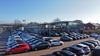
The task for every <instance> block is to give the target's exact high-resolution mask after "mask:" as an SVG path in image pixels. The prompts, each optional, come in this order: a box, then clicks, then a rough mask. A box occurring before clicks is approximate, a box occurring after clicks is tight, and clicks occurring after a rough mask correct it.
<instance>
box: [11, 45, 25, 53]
mask: <svg viewBox="0 0 100 56" xmlns="http://www.w3.org/2000/svg"><path fill="white" fill-rule="evenodd" d="M13 51H14V53H19V52H23V51H24V48H23V47H22V46H17V47H15V48H14V49H13Z"/></svg>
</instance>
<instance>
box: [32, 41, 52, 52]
mask: <svg viewBox="0 0 100 56" xmlns="http://www.w3.org/2000/svg"><path fill="white" fill-rule="evenodd" d="M50 46H51V45H50V44H49V43H47V42H38V43H35V44H33V45H31V48H32V50H35V51H36V50H40V49H46V48H50Z"/></svg>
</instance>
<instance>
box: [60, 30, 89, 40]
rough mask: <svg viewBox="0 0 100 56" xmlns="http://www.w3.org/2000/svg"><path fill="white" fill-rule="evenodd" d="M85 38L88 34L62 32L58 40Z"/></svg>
mask: <svg viewBox="0 0 100 56" xmlns="http://www.w3.org/2000/svg"><path fill="white" fill-rule="evenodd" d="M85 38H89V35H87V34H80V33H75V32H72V33H70V34H68V33H63V34H62V35H61V38H60V40H62V41H72V40H79V39H85Z"/></svg>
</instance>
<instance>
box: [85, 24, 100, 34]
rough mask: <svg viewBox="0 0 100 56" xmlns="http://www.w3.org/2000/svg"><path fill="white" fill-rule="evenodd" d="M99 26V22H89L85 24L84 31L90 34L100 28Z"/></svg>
mask: <svg viewBox="0 0 100 56" xmlns="http://www.w3.org/2000/svg"><path fill="white" fill-rule="evenodd" d="M99 27H100V25H99V24H94V23H87V24H84V32H85V33H88V34H90V33H93V32H96V30H98V29H100V28H99Z"/></svg>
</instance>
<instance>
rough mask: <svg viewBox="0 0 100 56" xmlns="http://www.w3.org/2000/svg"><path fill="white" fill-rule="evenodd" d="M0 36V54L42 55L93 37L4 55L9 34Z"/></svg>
mask: <svg viewBox="0 0 100 56" xmlns="http://www.w3.org/2000/svg"><path fill="white" fill-rule="evenodd" d="M0 36H2V37H1V38H0V56H43V55H46V54H50V53H52V52H54V51H59V50H61V49H62V48H64V47H68V46H71V45H73V44H77V43H80V42H83V41H86V40H90V39H93V38H87V39H81V40H75V41H70V42H64V45H62V46H56V47H51V48H50V49H44V50H38V51H30V52H27V53H18V54H13V55H5V48H6V42H7V37H8V36H9V32H4V33H2V34H1V35H0ZM53 38H54V39H59V37H53Z"/></svg>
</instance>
